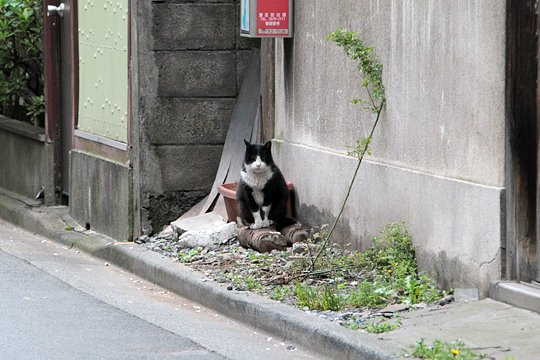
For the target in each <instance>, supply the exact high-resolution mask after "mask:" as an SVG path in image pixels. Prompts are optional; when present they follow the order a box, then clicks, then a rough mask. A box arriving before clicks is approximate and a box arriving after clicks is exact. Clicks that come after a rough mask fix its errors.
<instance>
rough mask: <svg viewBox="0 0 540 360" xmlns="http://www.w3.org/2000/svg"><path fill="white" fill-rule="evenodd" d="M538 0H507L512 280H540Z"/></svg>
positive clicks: (507, 272)
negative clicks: (539, 246) (539, 247)
mask: <svg viewBox="0 0 540 360" xmlns="http://www.w3.org/2000/svg"><path fill="white" fill-rule="evenodd" d="M537 9H538V1H537V0H524V1H513V0H508V1H507V19H506V24H507V25H506V26H507V31H506V34H507V35H506V36H507V38H506V44H507V48H506V75H507V76H506V78H507V80H506V109H507V110H506V119H507V122H506V189H507V190H506V230H507V231H506V234H507V236H506V243H505V244H503V249H505V250H506V266H505V268H503V272H502V275H503V277H505V278H506V279H508V280H518V281H525V282H534V281H538V280H540V266H538V264H539V263H540V258H539V255H540V249H537V245H538V241H537V239H539V238H540V233H539V231H540V226H539V224H540V219H539V215H540V200H539V198H538V195H540V188H539V185H540V184H539V181H538V178H539V174H538V169H539V168H540V167H539V166H538V161H539V156H538V150H539V149H538V122H539V114H538V110H539V109H540V106H539V101H540V99H539V95H540V94H539V91H538V48H539V46H538V43H539V38H538V35H537V34H538V15H537V11H538V10H537Z"/></svg>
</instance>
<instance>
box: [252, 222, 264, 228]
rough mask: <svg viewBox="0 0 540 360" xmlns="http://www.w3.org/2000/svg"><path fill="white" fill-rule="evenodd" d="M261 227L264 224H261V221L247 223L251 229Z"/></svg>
mask: <svg viewBox="0 0 540 360" xmlns="http://www.w3.org/2000/svg"><path fill="white" fill-rule="evenodd" d="M263 227H264V226H263V224H262V222H255V223H253V224H251V225H249V228H250V229H251V230H257V229H260V228H263Z"/></svg>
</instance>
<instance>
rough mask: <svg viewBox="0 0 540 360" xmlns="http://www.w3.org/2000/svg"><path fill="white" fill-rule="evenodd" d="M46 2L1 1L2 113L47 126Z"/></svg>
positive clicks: (0, 68) (0, 72)
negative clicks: (45, 77)
mask: <svg viewBox="0 0 540 360" xmlns="http://www.w3.org/2000/svg"><path fill="white" fill-rule="evenodd" d="M42 30H43V16H42V1H41V0H0V113H2V114H3V115H5V116H8V117H11V118H15V119H19V120H24V121H30V122H32V123H34V125H37V126H43V121H44V115H43V114H44V99H43V50H42V47H43V45H42Z"/></svg>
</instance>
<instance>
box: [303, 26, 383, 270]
mask: <svg viewBox="0 0 540 360" xmlns="http://www.w3.org/2000/svg"><path fill="white" fill-rule="evenodd" d="M326 40H328V41H333V42H334V43H336V45H337V46H339V47H341V48H343V51H344V52H345V55H347V56H348V57H350V58H351V59H352V60H355V61H356V62H357V66H356V68H357V70H358V73H359V74H360V75H361V77H362V80H361V86H362V87H363V88H364V89H365V90H366V95H367V99H353V100H351V102H352V103H353V104H363V105H364V107H363V109H365V110H369V111H371V112H372V113H373V114H374V115H375V121H374V122H373V125H372V127H371V131H370V132H369V135H368V136H367V137H366V138H363V139H359V140H358V141H357V143H356V145H355V146H349V151H348V155H349V156H354V157H355V158H357V159H358V163H357V165H356V169H355V171H354V174H353V177H352V179H351V183H350V185H349V188H348V190H347V194H346V195H345V199H344V200H343V203H342V205H341V209H340V210H339V213H338V215H337V217H336V219H335V220H334V223H333V225H332V227H331V228H330V230H329V232H328V235H327V236H326V239H325V240H324V243H323V246H322V248H321V250H320V252H319V253H318V254H317V257H316V259H317V258H318V257H319V256H320V255H321V254H322V252H323V251H324V248H325V247H326V245H327V244H328V242H329V241H330V239H331V237H332V234H333V233H334V230H335V228H336V226H337V224H338V222H339V220H340V219H341V216H342V215H343V211H344V210H345V205H346V204H347V201H348V200H349V197H350V195H351V190H352V187H353V185H354V183H355V181H356V177H357V175H358V170H359V169H360V165H362V160H363V159H364V156H365V155H366V154H367V155H370V154H371V148H370V145H371V142H372V140H373V133H374V132H375V129H376V127H377V124H378V123H379V119H380V117H381V113H382V110H383V108H384V105H385V103H386V96H385V92H384V85H383V80H382V71H383V66H382V64H381V62H380V61H379V59H378V57H377V56H376V55H375V53H374V48H373V47H370V46H367V45H366V44H365V42H364V41H363V40H362V39H360V38H359V37H358V36H357V34H356V33H354V32H352V31H348V30H345V29H343V28H338V29H337V30H336V31H334V32H333V33H330V34H328V36H327V37H326ZM314 265H315V263H313V266H314ZM312 270H314V268H312Z"/></svg>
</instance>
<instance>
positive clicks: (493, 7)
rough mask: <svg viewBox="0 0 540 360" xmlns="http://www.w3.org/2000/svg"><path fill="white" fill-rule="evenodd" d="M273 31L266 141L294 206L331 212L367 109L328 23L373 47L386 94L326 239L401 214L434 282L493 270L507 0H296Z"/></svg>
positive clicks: (360, 232)
mask: <svg viewBox="0 0 540 360" xmlns="http://www.w3.org/2000/svg"><path fill="white" fill-rule="evenodd" d="M295 3H296V8H295V24H296V25H295V37H294V39H293V40H279V41H278V42H277V44H276V129H275V134H276V140H277V141H276V144H279V146H277V147H276V150H277V151H276V155H277V161H278V163H279V164H280V166H281V168H282V170H283V172H284V173H285V176H286V177H287V178H289V179H290V180H292V181H293V182H295V183H296V184H297V193H298V201H299V204H298V206H299V209H300V215H299V216H300V218H301V219H302V220H303V221H305V222H308V223H311V224H322V223H331V222H332V220H333V219H334V217H335V215H336V214H337V212H338V210H339V206H340V205H341V202H342V199H343V198H344V196H345V193H346V190H347V186H348V183H349V181H350V178H351V176H352V172H353V170H354V166H355V164H356V163H355V161H354V160H353V159H351V158H348V157H347V156H346V155H345V153H346V146H347V145H353V144H354V143H355V141H356V140H357V139H359V138H363V137H365V136H367V132H368V131H369V128H370V126H371V124H372V121H373V117H372V115H371V114H370V113H369V112H367V111H362V110H361V106H359V105H353V104H351V103H350V99H354V98H362V97H364V93H363V91H364V89H363V88H361V87H360V84H359V79H360V78H359V76H358V75H357V74H356V70H355V65H356V64H355V63H354V62H353V61H352V60H349V59H348V58H346V57H345V55H344V54H343V51H342V50H341V49H340V48H338V47H337V46H335V45H334V44H332V43H328V42H327V41H325V36H326V34H328V33H330V32H332V31H334V30H335V29H336V28H338V27H345V28H348V29H350V30H352V31H355V32H357V33H358V34H359V36H360V37H362V38H363V39H365V40H366V42H367V43H368V44H370V45H373V46H374V47H375V49H376V53H377V54H378V55H379V57H380V60H381V62H382V64H383V66H384V74H383V78H384V84H385V86H386V95H387V105H386V108H385V109H384V111H383V116H382V119H381V122H380V125H379V127H378V129H377V131H376V133H375V135H374V142H373V146H372V147H373V155H372V156H370V157H369V161H367V162H366V163H365V164H363V165H362V168H361V170H360V174H359V180H358V182H357V184H356V186H355V188H354V190H353V194H352V197H351V199H350V201H349V203H348V206H347V209H346V211H345V219H344V221H343V222H342V223H341V224H340V226H339V232H338V235H337V237H336V238H338V239H340V240H341V241H343V242H347V243H348V242H352V243H354V244H356V245H357V246H358V247H359V248H363V247H365V246H367V245H369V240H370V239H371V237H372V236H373V235H374V234H376V232H377V230H378V229H379V228H381V227H382V226H384V225H385V224H387V223H390V222H396V221H405V223H406V225H407V227H408V229H409V230H410V231H411V233H412V235H413V241H414V243H415V246H416V247H417V252H418V254H419V264H420V267H421V269H422V270H428V271H434V272H436V274H437V276H438V279H439V280H440V281H441V283H442V284H443V285H445V286H454V287H479V288H480V289H481V290H482V292H485V291H486V290H487V287H488V285H489V281H491V280H495V279H498V278H500V273H501V244H502V238H503V236H504V232H503V226H502V224H503V219H504V210H503V209H504V206H503V205H504V204H503V200H504V123H505V118H504V114H505V109H504V99H505V97H504V92H505V1H503V0H497V1H493V0H478V1H467V0H457V1H445V0H438V1H437V0H427V1H412V0H409V1H403V0H395V1H390V0H385V1H383V0H364V1H353V0H343V1H339V2H336V1H332V0H296V2H295Z"/></svg>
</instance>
